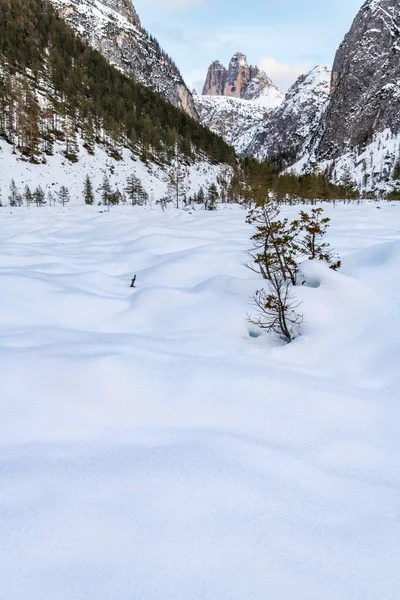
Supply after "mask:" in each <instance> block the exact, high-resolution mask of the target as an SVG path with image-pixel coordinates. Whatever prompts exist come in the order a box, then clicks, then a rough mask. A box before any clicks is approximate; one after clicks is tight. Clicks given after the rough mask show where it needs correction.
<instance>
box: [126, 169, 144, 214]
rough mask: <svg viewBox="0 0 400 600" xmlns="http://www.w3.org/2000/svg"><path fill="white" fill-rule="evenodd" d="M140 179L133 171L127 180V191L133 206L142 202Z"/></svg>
mask: <svg viewBox="0 0 400 600" xmlns="http://www.w3.org/2000/svg"><path fill="white" fill-rule="evenodd" d="M140 187H141V183H140V179H139V178H138V177H136V175H134V174H133V173H132V174H131V175H129V177H128V178H127V180H126V187H125V191H126V194H127V196H128V199H129V200H130V203H131V204H132V206H134V205H135V204H140Z"/></svg>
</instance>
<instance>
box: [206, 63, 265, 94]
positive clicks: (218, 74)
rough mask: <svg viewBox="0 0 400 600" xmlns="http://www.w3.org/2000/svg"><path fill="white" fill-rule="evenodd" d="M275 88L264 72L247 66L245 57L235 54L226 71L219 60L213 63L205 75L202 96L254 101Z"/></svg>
mask: <svg viewBox="0 0 400 600" xmlns="http://www.w3.org/2000/svg"><path fill="white" fill-rule="evenodd" d="M269 88H274V89H275V90H277V88H276V87H275V86H274V84H273V83H272V81H271V79H270V78H269V77H268V76H267V74H266V73H265V72H264V71H261V70H260V69H259V68H258V67H254V66H252V65H249V64H248V62H247V57H246V55H245V54H242V53H241V52H236V54H234V55H233V56H232V58H231V60H230V63H229V68H228V69H226V68H225V67H224V65H223V64H222V63H220V62H219V60H216V61H214V62H213V63H212V64H211V65H210V67H209V69H208V73H207V77H206V81H205V84H204V87H203V96H228V97H231V98H241V99H242V100H255V99H256V98H260V97H261V96H263V95H264V94H265V92H268V90H269Z"/></svg>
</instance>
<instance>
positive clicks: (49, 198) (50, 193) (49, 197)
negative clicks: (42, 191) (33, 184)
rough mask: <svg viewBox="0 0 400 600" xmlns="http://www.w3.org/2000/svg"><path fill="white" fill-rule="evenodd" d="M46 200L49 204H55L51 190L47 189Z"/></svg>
mask: <svg viewBox="0 0 400 600" xmlns="http://www.w3.org/2000/svg"><path fill="white" fill-rule="evenodd" d="M47 202H48V203H49V206H55V205H56V197H55V195H54V194H53V193H52V192H51V191H49V192H48V194H47Z"/></svg>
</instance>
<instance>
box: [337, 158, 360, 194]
mask: <svg viewBox="0 0 400 600" xmlns="http://www.w3.org/2000/svg"><path fill="white" fill-rule="evenodd" d="M340 187H341V188H342V193H343V199H344V200H351V199H353V198H355V196H356V189H355V185H354V181H353V178H352V176H351V171H350V167H349V166H348V165H346V166H345V167H344V169H343V173H342V177H341V179H340Z"/></svg>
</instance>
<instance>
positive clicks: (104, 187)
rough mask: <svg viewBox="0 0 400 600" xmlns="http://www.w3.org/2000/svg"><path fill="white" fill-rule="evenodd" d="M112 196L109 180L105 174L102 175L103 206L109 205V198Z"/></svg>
mask: <svg viewBox="0 0 400 600" xmlns="http://www.w3.org/2000/svg"><path fill="white" fill-rule="evenodd" d="M111 194H112V189H111V184H110V180H109V178H108V175H107V173H104V177H103V183H102V185H101V200H102V203H103V204H104V206H108V205H109V204H110V198H111Z"/></svg>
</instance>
